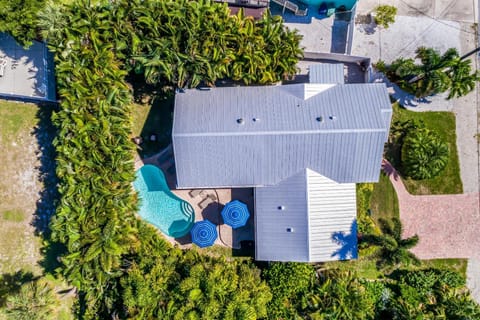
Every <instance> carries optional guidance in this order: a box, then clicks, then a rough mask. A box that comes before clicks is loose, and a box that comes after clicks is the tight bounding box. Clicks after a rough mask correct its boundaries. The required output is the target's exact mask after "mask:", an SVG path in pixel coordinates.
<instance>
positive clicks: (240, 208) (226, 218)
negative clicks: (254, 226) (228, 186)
mask: <svg viewBox="0 0 480 320" xmlns="http://www.w3.org/2000/svg"><path fill="white" fill-rule="evenodd" d="M222 217H223V222H225V223H226V224H228V225H229V226H231V227H232V228H233V229H236V228H240V227H243V226H244V225H245V224H246V223H247V220H248V218H249V217H250V213H249V212H248V208H247V205H246V204H245V203H243V202H240V201H238V200H233V201H230V202H229V203H227V204H226V205H225V207H224V208H223V210H222Z"/></svg>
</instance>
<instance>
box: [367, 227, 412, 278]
mask: <svg viewBox="0 0 480 320" xmlns="http://www.w3.org/2000/svg"><path fill="white" fill-rule="evenodd" d="M379 222H380V229H381V231H382V234H381V235H373V234H370V235H365V236H363V238H362V242H365V243H367V244H369V245H373V246H378V247H379V251H378V253H377V257H378V258H379V260H378V266H379V267H380V268H381V269H383V270H389V269H393V268H396V267H398V266H399V265H401V264H410V263H413V264H418V263H419V262H420V261H419V259H418V258H417V257H416V256H415V255H414V254H413V253H411V252H410V251H409V249H411V248H413V247H414V246H415V245H416V244H417V243H418V240H419V238H418V236H417V235H414V236H412V237H409V238H406V239H402V231H403V228H402V223H401V222H400V219H398V218H393V219H392V221H391V223H389V222H388V221H386V220H383V219H381V220H380V221H379Z"/></svg>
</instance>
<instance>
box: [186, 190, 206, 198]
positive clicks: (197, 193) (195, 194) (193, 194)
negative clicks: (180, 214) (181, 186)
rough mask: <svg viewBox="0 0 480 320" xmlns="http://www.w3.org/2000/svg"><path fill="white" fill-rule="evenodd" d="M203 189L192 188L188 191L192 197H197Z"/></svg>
mask: <svg viewBox="0 0 480 320" xmlns="http://www.w3.org/2000/svg"><path fill="white" fill-rule="evenodd" d="M202 191H203V190H201V189H193V190H190V192H189V193H188V194H189V195H190V197H192V198H195V197H196V196H198V195H199V194H200V193H201V192H202Z"/></svg>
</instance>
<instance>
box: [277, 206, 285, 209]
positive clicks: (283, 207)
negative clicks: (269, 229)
mask: <svg viewBox="0 0 480 320" xmlns="http://www.w3.org/2000/svg"><path fill="white" fill-rule="evenodd" d="M277 209H278V210H285V206H278V207H277Z"/></svg>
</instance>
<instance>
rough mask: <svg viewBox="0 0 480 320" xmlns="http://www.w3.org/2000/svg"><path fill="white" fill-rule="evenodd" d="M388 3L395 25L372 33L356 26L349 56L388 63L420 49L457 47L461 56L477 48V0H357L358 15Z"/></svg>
mask: <svg viewBox="0 0 480 320" xmlns="http://www.w3.org/2000/svg"><path fill="white" fill-rule="evenodd" d="M387 2H388V3H391V4H392V5H393V6H395V7H397V9H398V12H397V16H396V18H395V23H393V24H392V25H391V26H390V27H389V28H388V29H382V28H378V27H377V28H375V29H374V30H371V29H369V28H368V27H367V26H364V25H361V24H359V23H357V24H356V28H355V33H354V36H353V47H352V55H360V56H367V57H370V58H371V59H372V61H378V60H380V59H381V60H384V61H385V62H391V61H392V60H395V59H397V58H399V57H413V56H414V55H415V50H416V49H417V48H418V47H420V46H426V47H433V48H435V49H438V50H440V51H445V50H446V49H448V48H457V49H458V50H459V52H460V53H461V54H464V53H466V52H468V51H470V50H472V49H474V48H475V47H476V46H477V42H476V32H477V29H476V26H474V25H473V23H476V22H477V18H476V17H477V16H478V15H477V9H478V7H477V2H476V1H473V0H453V1H451V0H450V1H449V0H405V1H402V0H393V1H378V0H360V1H359V2H358V7H357V16H362V15H366V14H368V13H370V12H372V11H373V10H374V8H375V7H376V6H378V5H379V4H380V3H387ZM357 21H358V19H357ZM372 31H373V32H372Z"/></svg>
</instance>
